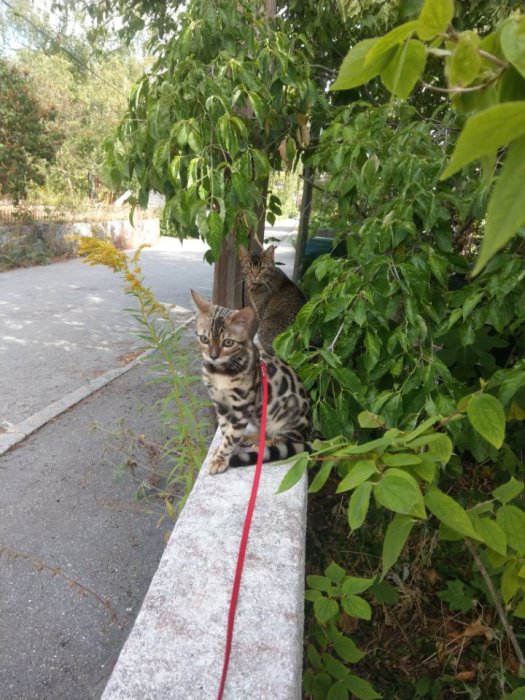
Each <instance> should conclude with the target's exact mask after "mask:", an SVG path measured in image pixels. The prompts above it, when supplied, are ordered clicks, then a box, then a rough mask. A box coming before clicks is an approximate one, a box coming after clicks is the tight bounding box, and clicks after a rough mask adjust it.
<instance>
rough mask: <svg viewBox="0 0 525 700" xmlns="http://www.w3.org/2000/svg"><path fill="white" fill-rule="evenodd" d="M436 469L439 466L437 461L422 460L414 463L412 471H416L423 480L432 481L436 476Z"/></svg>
mask: <svg viewBox="0 0 525 700" xmlns="http://www.w3.org/2000/svg"><path fill="white" fill-rule="evenodd" d="M436 469H437V466H436V463H435V462H430V461H425V462H421V464H414V465H413V466H412V468H411V471H413V472H415V473H416V474H417V475H418V476H419V478H420V479H423V481H428V483H432V482H433V481H434V478H435V476H436Z"/></svg>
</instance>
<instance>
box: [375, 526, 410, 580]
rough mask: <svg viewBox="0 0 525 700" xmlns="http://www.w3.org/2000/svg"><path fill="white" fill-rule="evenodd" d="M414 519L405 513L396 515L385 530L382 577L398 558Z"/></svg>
mask: <svg viewBox="0 0 525 700" xmlns="http://www.w3.org/2000/svg"><path fill="white" fill-rule="evenodd" d="M415 523H416V521H415V520H414V519H413V518H410V517H409V516H407V515H396V516H395V517H394V519H393V520H392V522H391V523H390V524H389V526H388V527H387V530H386V534H385V539H384V541H383V556H382V559H383V573H382V576H381V578H384V577H385V576H386V575H387V573H388V572H389V571H390V569H391V568H392V566H393V565H394V564H395V563H396V561H397V560H398V559H399V555H400V554H401V551H402V549H403V547H404V546H405V544H406V541H407V539H408V537H409V535H410V533H411V532H412V528H413V527H414V525H415Z"/></svg>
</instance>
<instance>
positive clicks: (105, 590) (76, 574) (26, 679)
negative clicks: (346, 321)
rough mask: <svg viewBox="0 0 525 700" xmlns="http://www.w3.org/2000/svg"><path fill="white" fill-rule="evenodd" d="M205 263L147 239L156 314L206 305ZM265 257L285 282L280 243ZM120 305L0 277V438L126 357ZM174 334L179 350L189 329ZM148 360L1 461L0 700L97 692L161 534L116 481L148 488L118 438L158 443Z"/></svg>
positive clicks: (146, 464) (59, 698) (119, 293)
mask: <svg viewBox="0 0 525 700" xmlns="http://www.w3.org/2000/svg"><path fill="white" fill-rule="evenodd" d="M288 233H289V228H288V229H287V230H285V231H277V235H278V236H279V237H281V238H283V237H286V235H288ZM204 250H205V246H204V244H202V243H200V242H198V241H192V242H189V243H185V244H184V245H181V244H180V243H178V242H177V241H174V240H173V239H161V241H159V243H158V244H157V245H156V246H154V247H153V248H152V249H149V250H145V251H144V252H143V254H142V269H143V271H144V275H145V282H146V284H148V285H149V286H151V288H152V289H153V291H154V292H155V294H156V295H157V297H158V298H159V300H161V301H163V302H166V303H170V304H173V303H174V304H177V305H179V306H182V307H188V306H189V299H188V296H189V294H188V290H189V287H190V286H191V287H194V288H196V289H197V290H198V291H199V292H201V293H202V294H203V295H205V296H209V295H210V290H211V281H212V268H210V266H208V265H207V264H206V263H204V262H202V255H203V252H204ZM277 257H278V259H280V260H281V261H283V262H285V263H287V265H286V267H285V269H286V270H287V271H288V272H290V271H291V264H292V261H293V249H292V248H291V247H290V246H289V245H287V244H286V242H285V241H284V242H283V245H282V246H280V248H279V252H278V256H277ZM129 306H130V298H129V297H127V296H126V295H125V294H124V293H123V290H122V282H121V280H120V279H119V277H118V276H117V275H115V274H113V273H112V272H111V271H109V270H107V269H106V268H104V267H89V266H87V265H85V264H84V263H82V262H81V261H79V260H71V261H68V262H63V263H57V264H54V265H50V266H47V267H34V268H29V269H23V270H15V271H12V272H4V273H1V274H0V433H1V432H2V430H4V431H5V430H6V429H7V430H9V429H10V427H11V426H13V425H16V424H19V423H20V421H24V420H27V419H31V417H32V416H34V415H35V414H38V412H42V411H43V410H44V411H45V409H46V407H48V406H49V405H50V404H52V403H53V402H55V401H57V400H58V401H60V400H61V398H62V397H64V395H67V394H69V393H70V392H72V391H75V390H77V389H78V388H79V386H82V385H85V383H86V381H88V382H89V380H90V379H93V378H94V377H97V376H100V375H104V373H106V372H108V371H112V370H114V369H115V368H117V367H121V366H125V365H127V363H128V362H129V360H130V358H131V357H133V354H134V352H135V351H136V349H137V347H138V346H139V345H140V343H141V341H140V340H139V339H138V338H137V336H136V326H135V322H134V320H133V319H132V318H131V316H130V315H129V314H127V313H125V312H124V311H123V309H125V308H126V307H129ZM187 318H188V314H186V315H185V314H184V313H182V315H181V316H180V321H181V322H182V321H184V320H185V319H187ZM185 336H186V340H187V343H188V344H189V346H190V347H191V343H193V329H192V327H191V325H190V326H189V327H188V328H187V329H186V330H185ZM153 361H154V356H151V357H150V358H147V359H144V360H142V361H140V362H139V363H138V364H135V365H134V366H133V368H132V369H130V370H129V371H127V372H125V373H124V374H122V375H121V376H120V377H118V378H117V379H115V380H114V381H112V382H111V383H108V384H107V385H105V386H104V387H103V388H101V389H100V390H98V391H95V392H93V393H92V394H91V395H90V396H89V397H88V398H86V399H84V400H82V401H81V402H80V403H78V404H76V405H75V406H73V407H72V408H70V409H69V410H67V411H65V412H63V413H61V414H60V415H58V416H57V417H56V418H54V419H53V420H50V421H49V422H48V423H47V424H46V425H44V427H42V428H40V429H39V430H37V431H35V432H34V433H33V434H31V435H30V436H29V437H27V438H26V439H25V440H23V441H22V442H20V443H19V444H17V445H16V446H15V447H13V448H11V449H10V450H9V451H7V452H6V453H5V454H3V455H1V456H0V699H1V700H92V699H94V698H95V699H96V698H99V697H100V695H101V693H102V691H103V689H104V686H105V683H106V681H107V678H108V677H109V674H110V672H111V668H112V666H113V664H114V662H115V660H116V658H117V656H118V653H119V651H120V648H121V646H122V644H123V643H124V641H125V639H126V637H127V635H128V633H129V630H130V628H131V625H132V623H133V620H134V618H135V616H136V614H137V612H138V609H139V608H140V605H141V602H142V600H143V597H144V595H145V593H146V591H147V588H148V585H149V582H150V580H151V578H152V576H153V574H154V572H155V570H156V567H157V564H158V561H159V559H160V557H161V554H162V551H163V548H164V543H165V536H166V535H167V534H168V532H169V529H170V524H169V522H168V521H166V520H163V521H162V522H161V524H160V526H159V519H160V518H161V516H162V515H163V513H164V508H163V506H162V504H160V503H155V502H152V501H137V500H136V498H134V493H135V489H136V485H137V483H136V481H135V479H134V478H132V475H131V473H130V471H129V470H126V469H124V470H122V469H120V470H119V469H118V465H119V464H120V465H122V464H125V463H126V461H127V459H128V458H129V457H132V458H133V460H134V461H135V462H137V466H136V477H137V478H139V479H140V478H143V477H144V475H146V476H147V474H148V470H150V468H151V463H150V460H151V453H150V452H148V450H138V451H137V448H136V447H134V446H133V445H134V443H133V439H131V441H130V439H128V438H129V436H130V435H131V436H133V435H135V436H137V435H141V436H144V438H145V439H146V441H149V442H150V443H152V444H155V443H158V442H159V441H160V440H161V439H162V438H161V435H160V431H159V418H158V408H157V407H156V401H158V400H159V399H161V398H162V397H163V396H164V395H165V393H166V390H167V388H166V386H165V385H162V384H159V383H154V384H152V382H151V372H150V369H149V365H150V364H151V363H152V362H153ZM195 361H196V368H195V371H198V357H197V356H196V358H195ZM0 437H1V435H0ZM118 477H119V478H118Z"/></svg>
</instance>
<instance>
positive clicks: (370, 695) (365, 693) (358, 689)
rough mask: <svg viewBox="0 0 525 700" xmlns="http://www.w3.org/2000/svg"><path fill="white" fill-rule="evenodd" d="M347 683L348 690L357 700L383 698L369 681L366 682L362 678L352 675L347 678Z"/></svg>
mask: <svg viewBox="0 0 525 700" xmlns="http://www.w3.org/2000/svg"><path fill="white" fill-rule="evenodd" d="M345 683H346V687H347V688H348V690H349V691H350V692H351V693H353V694H354V695H355V696H356V698H359V700H377V698H380V697H381V695H379V693H376V691H375V690H374V688H373V687H372V686H371V685H370V683H368V681H364V680H363V679H362V678H359V676H354V675H353V674H352V673H350V674H349V675H348V676H347V677H346V679H345Z"/></svg>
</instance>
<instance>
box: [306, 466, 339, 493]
mask: <svg viewBox="0 0 525 700" xmlns="http://www.w3.org/2000/svg"><path fill="white" fill-rule="evenodd" d="M333 466H334V463H333V462H323V465H322V466H321V468H320V469H319V471H318V472H317V474H316V475H315V477H314V480H313V481H312V483H311V484H310V488H309V489H308V493H317V492H318V491H320V490H321V489H322V488H323V486H324V485H325V484H326V482H327V480H328V477H329V476H330V472H331V471H332V469H333Z"/></svg>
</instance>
